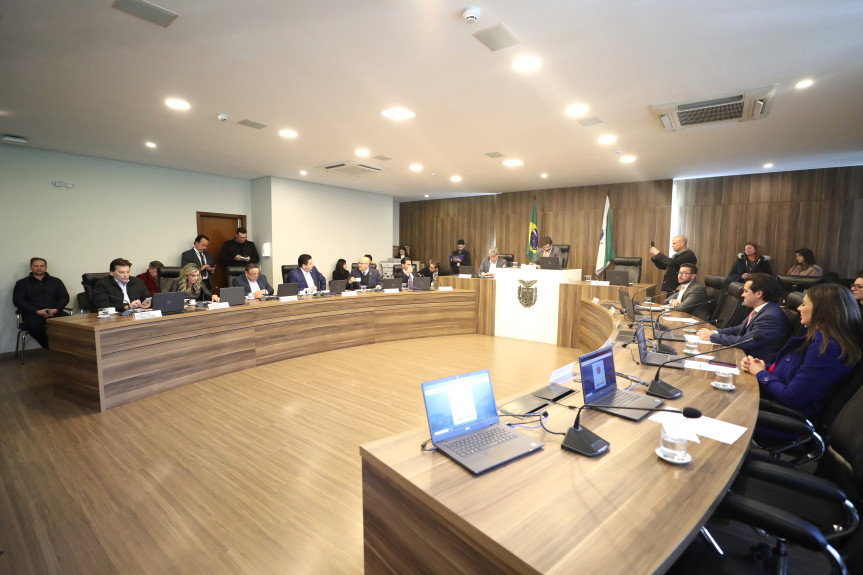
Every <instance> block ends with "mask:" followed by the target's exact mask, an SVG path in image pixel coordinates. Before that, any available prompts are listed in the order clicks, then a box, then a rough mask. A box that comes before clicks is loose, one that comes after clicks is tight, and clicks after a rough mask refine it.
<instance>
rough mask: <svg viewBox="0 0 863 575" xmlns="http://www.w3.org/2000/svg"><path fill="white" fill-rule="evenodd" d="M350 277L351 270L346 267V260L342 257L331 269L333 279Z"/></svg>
mask: <svg viewBox="0 0 863 575" xmlns="http://www.w3.org/2000/svg"><path fill="white" fill-rule="evenodd" d="M349 277H351V270H349V269H348V262H347V260H345V259H344V258H342V259H340V260H339V261H337V262H336V269H334V270H333V279H334V280H346V279H348V278H349Z"/></svg>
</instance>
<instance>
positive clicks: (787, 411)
mask: <svg viewBox="0 0 863 575" xmlns="http://www.w3.org/2000/svg"><path fill="white" fill-rule="evenodd" d="M758 410H759V411H770V412H772V413H781V414H782V415H787V416H788V417H796V418H797V419H806V416H805V415H803V414H802V413H800V412H799V411H797V410H796V409H794V408H791V407H788V406H787V405H784V404H782V403H779V402H778V401H776V400H775V399H768V398H764V397H762V398H761V400H760V401H759V402H758Z"/></svg>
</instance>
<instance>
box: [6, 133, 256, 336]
mask: <svg viewBox="0 0 863 575" xmlns="http://www.w3.org/2000/svg"><path fill="white" fill-rule="evenodd" d="M53 181H65V182H69V183H72V184H74V187H73V188H68V189H63V188H55V187H53V186H52V185H51V182H53ZM0 206H2V207H0V221H2V229H3V235H4V238H3V241H2V242H0V261H2V262H3V265H2V266H0V294H2V295H0V353H4V352H9V351H14V349H15V333H16V326H15V314H14V311H13V310H14V308H13V306H12V288H13V286H14V284H15V281H16V280H18V279H20V278H22V277H24V276H25V275H27V274H28V273H29V272H30V269H29V259H30V258H31V257H33V256H39V257H43V258H45V259H47V260H48V273H50V274H51V275H55V276H57V277H59V278H60V279H62V280H63V282H64V283H65V284H66V289H67V290H68V291H69V295H70V296H71V297H72V301H75V297H76V295H77V294H78V292H80V291H81V290H82V288H81V274H82V273H84V272H98V271H103V270H104V271H107V270H108V264H109V263H110V261H111V260H112V259H114V258H116V257H124V258H127V259H128V260H130V261H131V262H132V263H133V264H134V265H133V267H132V272H133V273H135V274H138V273H141V272H143V271H144V270H145V269H146V267H147V264H148V263H149V262H150V261H151V260H154V259H158V260H161V261H162V262H163V263H165V264H166V265H179V263H180V253H181V252H183V251H184V250H187V249H189V248H190V247H191V246H192V243H193V242H194V239H195V235H196V233H197V228H196V225H197V224H196V219H195V212H196V211H207V212H226V213H247V214H248V213H249V212H250V202H249V181H248V180H240V179H234V178H225V177H221V176H213V175H208V174H200V173H196V172H187V171H182V170H173V169H166V168H157V167H152V166H145V165H141V164H131V163H127V162H117V161H113V160H103V159H99V158H92V157H88V156H78V155H73V154H64V153H59V152H47V151H42V150H30V149H24V148H14V147H11V146H0ZM249 232H250V235H251V236H252V237H253V238H254V234H255V229H254V223H252V225H251V226H250V230H249ZM218 249H221V246H218V247H216V248H214V251H215V252H217V251H218ZM30 345H31V346H35V345H36V344H35V343H31V344H30Z"/></svg>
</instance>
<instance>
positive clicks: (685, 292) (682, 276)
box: [668, 264, 710, 320]
mask: <svg viewBox="0 0 863 575" xmlns="http://www.w3.org/2000/svg"><path fill="white" fill-rule="evenodd" d="M697 273H698V268H697V267H695V264H683V265H681V266H680V270H678V272H677V283H678V284H679V285H678V286H677V290H675V291H674V292H673V293H672V294H671V295H670V296H669V302H668V303H669V305H671V308H672V309H680V311H685V312H688V313H690V314H692V315H694V316H695V317H697V318H699V319H703V320H707V319H710V306H708V305H707V290H706V289H704V286H703V285H701V284H700V283H698V281H697V280H696V279H695V275H696V274H697Z"/></svg>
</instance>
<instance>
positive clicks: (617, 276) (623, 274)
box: [605, 270, 629, 286]
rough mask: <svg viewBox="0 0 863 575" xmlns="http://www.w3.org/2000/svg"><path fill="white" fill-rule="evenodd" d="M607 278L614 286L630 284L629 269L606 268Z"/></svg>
mask: <svg viewBox="0 0 863 575" xmlns="http://www.w3.org/2000/svg"><path fill="white" fill-rule="evenodd" d="M605 279H607V280H608V283H609V284H611V285H613V286H628V285H629V270H605Z"/></svg>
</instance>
